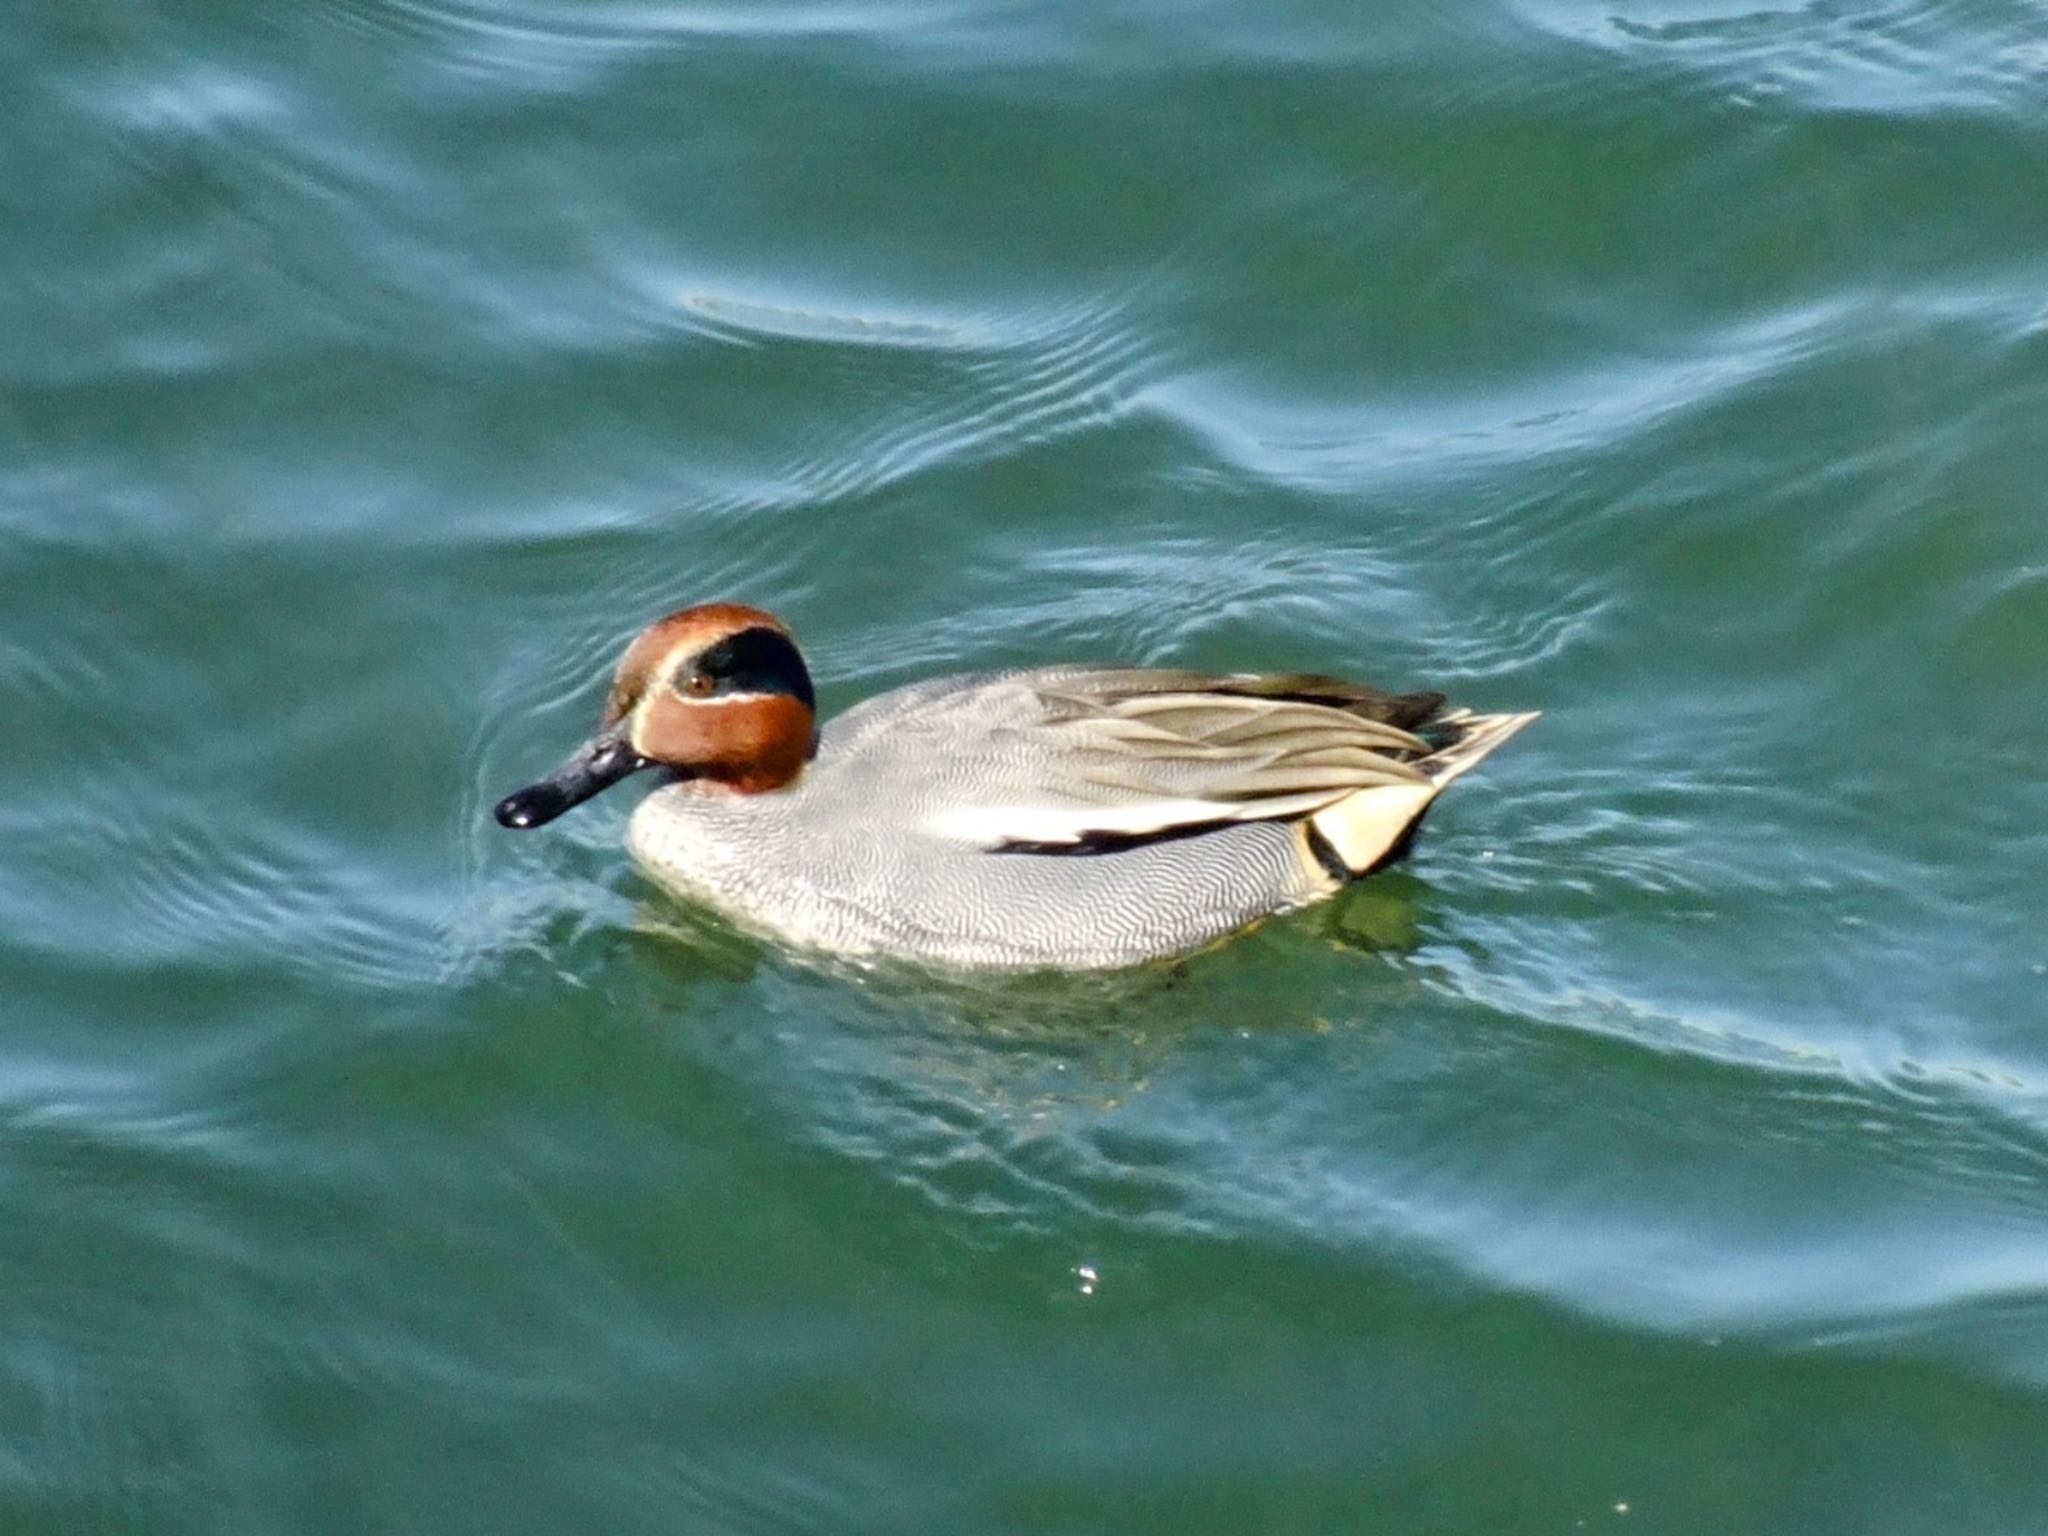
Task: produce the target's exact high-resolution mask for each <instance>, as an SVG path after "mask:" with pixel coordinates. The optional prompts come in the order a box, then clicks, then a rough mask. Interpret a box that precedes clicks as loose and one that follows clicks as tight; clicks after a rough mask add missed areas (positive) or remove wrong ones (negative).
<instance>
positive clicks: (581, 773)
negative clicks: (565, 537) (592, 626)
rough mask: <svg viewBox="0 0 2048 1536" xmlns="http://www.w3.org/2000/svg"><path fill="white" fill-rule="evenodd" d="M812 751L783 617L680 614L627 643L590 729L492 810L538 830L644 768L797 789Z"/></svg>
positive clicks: (809, 718)
mask: <svg viewBox="0 0 2048 1536" xmlns="http://www.w3.org/2000/svg"><path fill="white" fill-rule="evenodd" d="M816 745H817V700H816V697H815V695H814V694H813V692H812V689H811V676H810V672H809V670H808V669H806V667H805V666H804V660H803V657H802V655H801V654H799V653H798V651H797V648H796V643H795V642H794V641H793V640H791V639H790V636H789V630H788V629H787V628H786V627H785V626H784V625H783V623H782V621H781V620H780V619H778V618H776V617H775V616H774V615H773V614H771V613H766V612H764V611H763V610H761V609H759V608H747V607H743V606H741V605H739V604H737V603H709V604H705V605H704V606H701V607H697V608H685V609H683V610H682V611H681V612H679V613H672V614H670V615H669V616H668V617H667V618H664V619H658V620H656V621H655V622H654V623H653V624H650V625H648V626H647V628H646V629H644V630H642V631H641V632H640V634H639V635H638V636H637V637H636V638H635V639H634V641H633V643H632V644H631V645H630V646H628V647H627V648H626V654H625V657H624V659H623V660H621V661H620V663H619V670H618V672H617V674H616V675H615V676H614V677H613V679H612V688H611V693H610V695H609V696H608V697H607V698H606V699H605V706H604V715H603V717H602V718H601V719H600V720H599V722H598V728H597V734H596V735H595V736H593V737H591V739H590V740H589V741H587V742H585V743H584V744H583V745H582V746H581V747H580V748H578V749H577V751H576V752H575V754H574V755H573V756H571V757H570V759H569V760H568V761H567V762H566V763H564V764H562V766H561V767H560V768H558V769H556V770H555V772H553V773H551V774H549V775H548V776H547V777H546V778H545V779H542V780H540V781H539V782H538V783H535V784H532V785H529V786H528V787H527V788H525V789H522V790H520V791H519V792H518V793H517V794H514V795H509V796H507V797H506V798H505V799H504V800H503V801H501V802H500V803H499V805H498V807H497V811H496V815H497V818H498V822H499V824H500V825H502V826H507V827H519V828H526V827H538V826H543V825H545V824H546V823H548V822H550V821H553V820H554V819H555V818H556V817H557V816H559V815H561V814H562V813H563V812H564V811H566V810H568V809H570V808H571V807H572V806H576V805H580V804H581V803H582V802H583V801H585V800H588V799H589V798H590V797H591V796H592V795H595V794H597V793H598V792H599V791H601V790H604V789H606V788H609V787H610V786H611V785H613V784H616V783H617V782H618V781H619V780H620V779H623V778H625V777H626V776H627V775H628V774H631V773H635V772H637V771H638V770H640V769H642V768H652V767H661V768H666V769H668V770H670V771H671V772H672V773H674V774H675V775H677V776H679V777H682V778H688V779H698V780H703V781H705V782H706V784H707V785H708V786H710V787H713V788H714V789H721V790H724V791H727V792H729V793H733V794H748V795H751V794H765V793H767V792H768V791H770V790H776V789H781V788H783V787H785V786H786V785H789V784H791V783H793V782H795V780H796V778H797V776H798V775H799V774H801V773H802V772H803V768H804V764H805V763H806V762H808V761H809V760H810V756H811V753H812V752H813V751H814V750H815V749H816Z"/></svg>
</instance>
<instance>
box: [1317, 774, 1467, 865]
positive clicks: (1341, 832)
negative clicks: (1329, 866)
mask: <svg viewBox="0 0 2048 1536" xmlns="http://www.w3.org/2000/svg"><path fill="white" fill-rule="evenodd" d="M1437 789H1438V786H1437V785H1435V784H1375V785H1373V786H1372V787H1371V788H1370V789H1361V790H1359V791H1357V792H1356V793H1355V794H1349V795H1346V796H1345V797H1344V798H1343V799H1342V800H1339V801H1338V802H1337V803H1336V804H1335V805H1329V806H1325V807H1324V808H1323V809H1322V810H1320V811H1317V812H1316V813H1315V815H1313V816H1311V817H1309V819H1308V824H1309V825H1310V826H1312V827H1314V828H1315V829H1316V832H1317V833H1318V834H1319V835H1320V836H1321V837H1322V839H1323V841H1324V842H1326V843H1328V844H1329V845H1330V847H1331V849H1332V851H1334V852H1335V853H1336V855H1337V857H1338V858H1340V859H1342V860H1343V861H1344V867H1345V868H1346V869H1348V870H1350V871H1351V873H1352V874H1354V875H1362V874H1364V873H1365V872H1366V871H1367V870H1369V869H1371V868H1372V867H1373V866H1374V865H1375V864H1378V863H1379V862H1380V861H1381V860H1382V859H1384V858H1386V856H1387V855H1388V854H1390V853H1392V852H1393V851H1394V849H1395V848H1396V847H1397V846H1398V845H1399V844H1400V841H1401V839H1402V837H1404V836H1405V835H1406V834H1407V831H1408V829H1409V828H1410V827H1412V826H1414V825H1415V821H1416V818H1417V817H1419V816H1420V815H1421V814H1422V813H1423V812H1424V811H1426V810H1428V809H1429V802H1430V801H1432V800H1434V799H1435V798H1436V792H1437Z"/></svg>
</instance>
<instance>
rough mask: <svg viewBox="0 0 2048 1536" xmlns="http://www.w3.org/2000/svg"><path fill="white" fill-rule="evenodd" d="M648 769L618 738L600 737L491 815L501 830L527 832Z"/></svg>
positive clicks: (638, 755) (647, 764)
mask: <svg viewBox="0 0 2048 1536" xmlns="http://www.w3.org/2000/svg"><path fill="white" fill-rule="evenodd" d="M650 766H651V764H650V763H649V762H648V760H647V759H646V758H644V757H642V756H640V754H639V753H637V752H635V751H634V750H633V749H632V748H631V747H630V746H628V745H627V744H626V742H625V741H624V740H623V739H622V738H621V737H619V736H617V735H615V734H607V735H603V736H599V737H597V738H596V739H594V740H592V741H590V742H588V743H586V744H585V745H584V746H583V748H582V749H581V750H580V751H578V752H577V753H576V755H575V756H574V757H572V758H570V759H569V761H568V762H566V763H564V764H562V766H561V767H560V768H557V769H556V770H555V771H554V772H553V773H551V774H549V775H548V776H547V777H546V778H544V779H542V780H541V781H540V782H539V783H537V784H529V785H527V786H526V788H524V789H522V790H518V791H516V792H515V793H513V794H509V795H507V796H506V797H505V798H504V799H502V800H500V801H499V802H498V803H497V805H496V806H495V807H493V808H492V811H491V815H492V816H493V817H494V818H496V820H497V823H498V825H499V826H501V827H509V828H511V829H512V830H513V831H515V832H528V831H531V830H532V829H533V828H535V827H544V826H546V825H547V824H548V823H549V822H551V821H553V820H554V819H555V818H556V817H557V816H559V815H561V814H562V813H563V812H564V811H567V810H572V809H574V808H575V807H576V806H579V805H581V804H582V803H583V802H584V801H586V800H588V799H589V798H590V797H591V796H592V795H595V794H597V793H598V792H599V791H601V790H605V789H609V788H610V787H611V786H612V785H614V784H616V783H618V781H619V780H620V779H623V778H625V777H626V776H627V775H628V774H630V773H637V772H638V771H639V770H640V769H642V768H646V767H650Z"/></svg>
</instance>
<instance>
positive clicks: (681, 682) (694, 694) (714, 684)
mask: <svg viewBox="0 0 2048 1536" xmlns="http://www.w3.org/2000/svg"><path fill="white" fill-rule="evenodd" d="M717 690H718V680H717V679H716V678H714V677H713V676H712V675H711V674H710V673H709V672H699V671H695V670H692V671H689V672H685V673H683V674H682V675H681V676H680V677H678V678H677V679H676V692H677V693H680V694H684V695H686V696H688V697H689V698H693V699H708V698H710V697H711V695H712V694H713V693H715V692H717Z"/></svg>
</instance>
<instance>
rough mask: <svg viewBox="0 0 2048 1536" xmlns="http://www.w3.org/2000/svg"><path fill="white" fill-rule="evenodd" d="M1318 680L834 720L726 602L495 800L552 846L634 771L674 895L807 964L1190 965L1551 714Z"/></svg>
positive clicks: (654, 647)
mask: <svg viewBox="0 0 2048 1536" xmlns="http://www.w3.org/2000/svg"><path fill="white" fill-rule="evenodd" d="M1446 702H1447V701H1446V699H1445V696H1444V695H1443V694H1441V693H1437V692H1416V693H1389V692H1386V691H1383V690H1381V689H1378V688H1374V687H1370V686H1368V685H1366V684H1363V683H1354V682H1346V681H1343V680H1340V679H1337V678H1333V677H1325V676H1321V675H1319V674H1315V673H1281V674H1267V673H1252V672H1232V673H1212V672H1200V671H1184V670H1179V669H1174V668H1163V667H1131V666H1078V665H1052V666H1042V667H1034V668H1024V669H1015V670H1005V671H990V672H976V673H968V674H963V675H957V676H946V677H939V678H935V679H931V680H928V681H924V682H917V683H913V684H910V685H909V686H906V687H901V688H897V689H894V690H892V691H890V692H887V693H882V694H879V695H876V696H875V697H873V698H870V699H867V700H866V701H865V702H862V703H859V704H856V705H854V706H853V707H852V708H850V709H848V710H846V711H845V712H843V713H841V714H839V715H838V716H836V717H835V718H833V719H832V720H830V721H828V722H826V723H825V724H824V726H823V728H822V729H820V727H819V724H818V718H817V695H816V692H815V690H814V688H813V686H812V682H811V675H810V671H809V669H808V667H807V666H806V665H805V663H804V658H803V655H802V653H801V652H800V651H799V650H798V649H797V645H796V641H795V639H794V638H793V637H792V635H791V633H790V630H789V628H788V626H787V625H785V624H784V623H783V622H782V621H781V620H780V619H778V618H776V617H775V616H774V615H773V614H772V613H769V612H767V611H766V610H764V609H760V608H754V607H749V606H747V605H745V604H740V603H727V602H721V603H707V604H701V605H698V606H695V607H689V608H684V609H681V610H680V611H678V612H675V613H671V614H668V615H667V616H666V617H664V618H661V619H658V620H656V621H655V622H654V623H652V624H650V625H648V626H647V627H646V628H645V629H644V630H642V631H641V632H640V633H639V635H638V636H636V637H635V638H634V639H633V641H632V642H631V644H629V645H628V646H627V648H626V651H625V655H624V657H623V658H622V659H621V660H620V662H619V665H618V669H617V671H616V673H615V674H614V676H613V678H612V682H611V688H610V692H609V693H608V694H607V696H606V698H605V703H604V709H603V712H602V714H601V716H600V718H599V720H598V726H597V731H596V733H595V734H594V735H592V736H591V737H590V738H589V740H587V741H586V742H584V743H583V744H582V745H581V746H580V747H578V748H577V749H576V750H575V751H574V752H573V753H572V754H571V755H570V756H569V758H568V759H567V761H565V762H564V763H563V764H562V765H561V766H560V767H559V768H557V769H556V770H555V771H554V772H553V773H550V774H548V775H547V776H546V777H545V778H542V779H540V780H538V781H536V782H535V783H533V784H531V785H529V786H527V787H526V788H524V789H521V790H519V791H517V792H516V793H514V794H511V795H508V796H507V797H506V798H505V799H504V800H503V801H502V802H500V803H499V804H498V806H497V807H496V810H495V813H494V814H495V816H496V819H497V821H498V822H499V824H500V825H502V826H505V827H509V828H514V829H518V830H527V829H531V828H535V827H540V826H543V825H545V824H547V823H548V822H551V821H553V820H554V819H555V818H556V817H558V816H560V815H562V814H563V813H564V812H566V811H568V810H570V809H571V808H572V807H574V806H577V805H580V804H582V803H583V802H584V801H586V800H589V799H590V798H592V797H593V796H595V795H597V794H598V793H600V792H601V791H603V790H605V789H608V788H610V787H611V786H612V785H614V784H617V783H619V782H620V781H622V780H624V779H626V778H629V777H631V776H633V775H635V774H638V773H641V772H643V771H644V772H649V773H651V774H655V775H658V777H659V780H660V783H659V787H657V788H655V789H654V790H653V792H652V793H651V794H649V795H647V796H646V798H645V799H643V800H642V801H641V803H640V804H639V805H638V806H637V807H636V808H635V809H634V811H633V813H632V816H631V818H630V820H629V822H628V825H627V833H626V844H627V848H628V850H629V851H630V853H631V854H632V856H633V858H634V859H635V860H636V861H637V862H638V863H639V865H640V866H641V867H642V868H643V869H644V870H645V871H646V872H647V874H648V875H650V876H651V877H652V879H653V880H654V881H655V883H656V884H658V885H660V886H662V887H664V888H666V889H667V890H668V891H670V892H672V893H674V894H676V895H678V896H681V897H683V898H685V899H686V900H692V901H697V902H701V903H704V904H707V905H709V906H711V907H713V908H715V909H717V910H718V911H720V912H722V913H723V914H724V915H726V916H727V917H729V918H731V919H733V920H735V921H736V922H737V923H738V924H739V925H740V926H742V927H745V928H750V929H752V930H755V931H756V932H758V933H761V934H764V935H766V936H768V937H770V938H772V939H775V940H780V941H783V942H785V943H787V944H790V945H794V946H799V947H801V948H804V949H809V950H817V951H825V952H828V953H831V954H835V955H839V956H845V957H852V958H856V959H881V958H897V959H903V960H909V961H913V962H921V963H923V964H926V965H932V966H937V967H941V968H947V969H966V970H1009V971H1030V970H1054V971H1072V970H1106V969H1113V968H1119V967H1128V966H1136V965H1141V964H1143V963H1145V962H1148V961H1154V960H1162V959H1167V958H1170V957H1177V956H1182V955H1185V954H1187V953H1189V952H1191V951H1194V950H1197V949H1200V948H1203V947H1205V946H1207V945H1209V944H1211V943H1212V942H1215V941H1218V940H1221V939H1223V938H1224V937H1226V936H1227V935H1230V934H1233V933H1235V932H1237V931H1238V930H1240V929H1244V928H1247V927H1249V926H1251V925H1253V924H1256V923H1258V922H1259V921H1260V920H1262V919H1264V918H1266V917H1269V916H1271V915H1272V914H1275V913H1279V912H1285V911H1288V910H1290V909H1293V908H1297V907H1302V906H1306V905H1309V904H1310V903H1313V902H1318V901H1321V900H1324V899H1326V898H1328V897H1331V896H1334V895H1335V894H1336V893H1337V892H1339V891H1340V890H1342V889H1344V888H1345V887H1346V886H1348V885H1350V884H1351V883H1352V882H1354V881H1356V880H1360V879H1363V878H1364V877H1366V876H1368V875H1370V874H1372V873H1373V872H1375V871H1376V870H1379V869H1381V868H1383V867H1385V866H1386V865H1387V864H1389V863H1391V862H1393V861H1395V860H1396V859H1398V858H1400V857H1402V856H1403V855H1404V854H1405V853H1406V851H1407V849H1408V846H1409V843H1410V840H1411V839H1412V838H1413V836H1414V834H1415V830H1416V828H1417V826H1418V824H1419V823H1420V822H1421V820H1422V818H1423V816H1424V815H1425V813H1427V812H1428V810H1429V808H1430V807H1431V806H1432V805H1433V804H1434V803H1435V801H1436V799H1437V797H1438V796H1439V795H1440V794H1441V793H1442V792H1443V790H1444V788H1445V787H1446V786H1447V785H1449V784H1450V783H1451V782H1452V781H1453V780H1455V779H1457V778H1458V777H1460V776H1461V775H1463V774H1464V773H1465V772H1467V771H1468V770H1469V769H1471V768H1473V767H1474V766H1476V765H1477V764H1478V763H1479V761H1480V760H1481V759H1482V758H1484V757H1486V756H1487V754H1489V753H1490V752H1492V751H1493V750H1494V749H1495V748H1496V747H1498V746H1500V745H1501V744H1502V743H1503V742H1505V741H1506V740H1507V739H1508V738H1509V737H1510V736H1512V735H1514V734H1515V733H1516V732H1517V731H1519V730H1521V729H1522V728H1523V727H1524V726H1526V725H1528V724H1529V723H1530V722H1531V721H1532V720H1535V719H1536V718H1537V714H1536V713H1535V712H1529V713H1519V714H1475V713H1473V712H1472V711H1470V710H1468V709H1447V708H1446V707H1445V706H1446Z"/></svg>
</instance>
